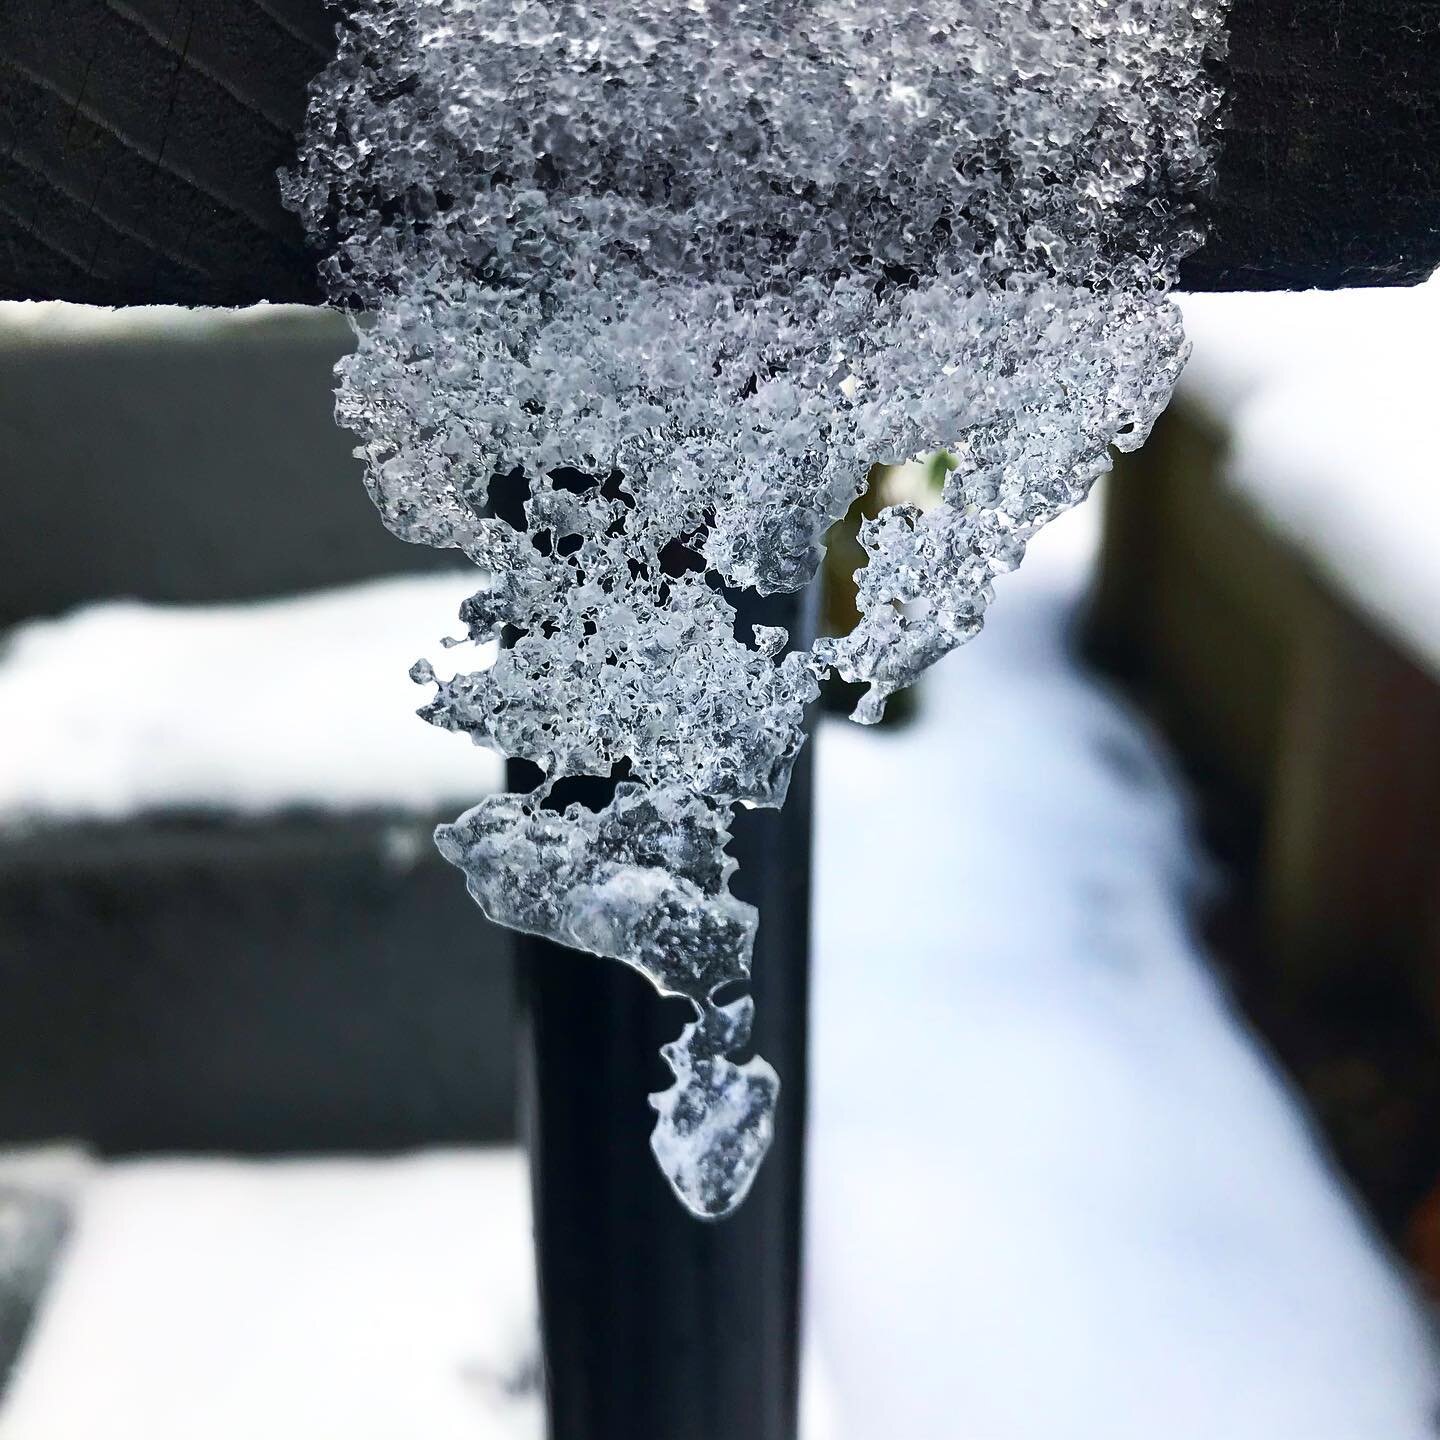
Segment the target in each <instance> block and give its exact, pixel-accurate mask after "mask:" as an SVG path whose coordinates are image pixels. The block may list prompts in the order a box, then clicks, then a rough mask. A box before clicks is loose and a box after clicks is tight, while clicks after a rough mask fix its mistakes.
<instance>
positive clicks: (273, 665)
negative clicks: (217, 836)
mask: <svg viewBox="0 0 1440 1440" xmlns="http://www.w3.org/2000/svg"><path fill="white" fill-rule="evenodd" d="M478 583H479V581H478V576H477V572H476V571H475V570H473V569H471V568H465V569H457V570H456V571H454V572H453V573H449V572H442V573H439V574H434V575H424V576H416V575H408V576H399V577H395V578H391V579H384V580H375V581H370V582H367V583H365V584H360V585H353V586H346V587H343V588H340V589H336V590H328V591H323V592H319V593H316V594H311V595H304V596H299V597H295V598H286V599H278V600H264V601H257V602H252V603H247V604H234V605H186V606H173V605H172V606H167V605H153V604H143V603H141V602H139V601H133V600H117V601H105V602H103V603H99V604H95V605H89V606H86V607H84V608H83V609H80V610H77V611H75V612H73V613H72V614H70V615H67V616H63V617H61V618H59V619H55V620H35V621H31V622H29V623H27V624H25V625H22V626H19V627H17V629H16V630H14V631H13V632H11V634H10V635H9V636H8V637H5V638H4V639H3V640H0V723H3V726H4V732H5V744H4V746H3V747H0V825H3V824H10V825H15V824H22V823H25V822H27V821H41V820H52V821H53V820H76V819H86V820H113V819H123V818H125V817H126V816H130V815H134V814H137V813H142V812H144V811H149V810H163V809H168V808H180V809H206V808H215V809H220V810H224V811H227V812H231V813H239V814H259V813H265V812H269V811H276V810H284V809H288V808H305V807H311V806H314V807H319V808H322V809H325V810H357V809H366V808H372V807H373V808H379V809H392V808H393V809H399V810H403V811H405V812H410V813H413V812H417V811H426V810H429V809H444V808H445V807H449V806H453V807H455V808H456V809H457V810H458V809H460V808H462V807H464V806H466V805H471V804H474V802H475V801H476V800H478V799H480V798H481V796H483V795H486V794H489V793H491V792H492V791H494V790H497V789H499V788H501V786H502V784H503V773H502V772H503V766H502V762H501V760H500V759H499V757H498V756H496V755H495V754H493V753H492V752H491V751H488V750H482V749H480V748H478V747H476V746H474V745H470V744H468V743H467V742H466V740H465V738H464V737H463V736H459V735H452V734H448V733H445V732H443V731H440V730H437V729H435V728H434V727H433V726H431V725H427V724H426V723H425V722H424V721H423V720H420V719H418V718H417V717H416V714H415V711H416V709H417V708H418V707H419V706H420V705H422V704H423V703H424V702H425V700H426V698H427V696H428V694H429V692H428V691H427V690H423V689H421V688H420V687H419V686H417V685H415V684H413V683H412V682H411V680H410V678H409V675H408V671H409V668H410V665H411V664H412V663H413V662H414V661H415V660H416V659H417V658H419V657H420V656H421V655H429V656H430V657H431V658H433V659H434V660H435V662H436V665H437V667H442V668H443V663H444V654H445V652H443V651H442V650H441V647H440V644H439V639H440V635H441V634H443V633H444V631H443V629H442V628H441V627H443V626H444V625H445V624H446V621H447V618H448V619H450V620H453V621H454V623H453V625H452V626H451V630H450V633H452V634H463V633H464V627H463V626H462V625H461V624H460V623H459V621H458V620H456V619H454V617H455V616H456V613H457V611H458V609H459V606H460V602H461V601H462V600H463V599H464V598H465V597H466V596H467V595H469V594H470V593H471V592H472V591H474V590H475V588H476V586H477V584H478ZM456 653H464V654H465V655H466V656H467V661H466V663H467V665H473V664H474V663H475V652H474V651H473V649H467V650H465V651H464V652H456ZM337 696H343V697H345V698H344V705H343V709H342V708H340V707H339V705H338V704H337Z"/></svg>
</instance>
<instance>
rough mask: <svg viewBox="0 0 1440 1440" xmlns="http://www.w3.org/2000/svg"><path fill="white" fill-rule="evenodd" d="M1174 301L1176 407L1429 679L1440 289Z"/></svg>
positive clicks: (1437, 617)
mask: <svg viewBox="0 0 1440 1440" xmlns="http://www.w3.org/2000/svg"><path fill="white" fill-rule="evenodd" d="M1181 303H1182V308H1183V310H1184V312H1185V327H1186V330H1187V332H1188V333H1189V335H1190V337H1191V339H1192V341H1193V342H1194V351H1193V354H1192V356H1191V360H1190V364H1189V366H1188V367H1187V369H1186V371H1185V373H1184V376H1183V378H1182V379H1181V382H1180V385H1179V387H1178V389H1177V391H1176V401H1175V403H1176V404H1177V405H1179V406H1182V407H1184V406H1187V405H1189V406H1194V407H1197V408H1198V409H1199V410H1200V411H1201V412H1202V413H1203V414H1204V415H1205V416H1206V417H1207V418H1209V419H1211V420H1213V421H1214V422H1215V423H1216V425H1217V428H1219V429H1220V430H1221V432H1222V434H1223V436H1224V440H1225V444H1226V446H1227V451H1228V453H1227V458H1226V461H1225V467H1224V477H1225V479H1226V481H1227V482H1228V483H1229V484H1230V485H1231V486H1232V487H1233V488H1234V489H1235V490H1236V491H1237V492H1238V493H1239V494H1240V495H1241V496H1242V497H1243V498H1244V499H1245V500H1246V501H1248V502H1249V503H1250V504H1251V505H1252V506H1253V508H1254V510H1255V511H1256V513H1257V514H1258V515H1259V516H1260V517H1261V519H1262V520H1263V521H1264V523H1265V524H1266V525H1267V526H1268V527H1269V528H1270V529H1271V530H1272V531H1273V532H1274V533H1276V534H1277V535H1278V536H1279V537H1280V538H1281V539H1283V540H1285V541H1287V542H1288V543H1290V544H1291V545H1293V546H1294V547H1295V548H1297V549H1298V550H1299V551H1300V552H1301V553H1302V554H1303V555H1304V557H1305V558H1306V559H1307V561H1309V563H1310V564H1311V565H1312V567H1313V568H1314V569H1315V571H1316V572H1317V573H1318V574H1319V575H1320V577H1321V578H1322V579H1324V580H1325V581H1326V582H1327V583H1328V584H1330V585H1332V586H1333V587H1335V589H1336V590H1338V591H1339V592H1340V593H1341V594H1342V595H1343V596H1344V597H1345V598H1346V599H1347V601H1348V602H1349V603H1350V604H1352V605H1354V606H1355V607H1356V608H1357V609H1358V610H1359V611H1361V612H1362V613H1363V614H1364V615H1365V616H1366V617H1367V618H1368V619H1369V620H1370V621H1371V622H1372V623H1373V624H1374V625H1375V626H1376V627H1377V628H1378V629H1379V630H1381V631H1382V632H1383V633H1384V634H1385V635H1386V636H1387V637H1388V638H1389V639H1390V640H1392V641H1393V642H1394V643H1395V644H1396V645H1397V646H1399V647H1400V648H1401V649H1403V650H1404V651H1406V652H1407V653H1408V654H1409V655H1411V656H1412V658H1414V659H1415V660H1416V661H1417V662H1418V663H1419V664H1421V665H1422V666H1424V667H1425V668H1426V669H1427V670H1428V671H1429V672H1430V673H1431V674H1432V675H1435V676H1440V565H1437V564H1436V561H1435V556H1436V554H1437V552H1440V444H1437V441H1440V429H1437V424H1436V418H1435V407H1436V404H1437V397H1440V350H1437V346H1436V340H1435V336H1436V333H1437V331H1440V280H1437V279H1431V280H1430V281H1429V282H1427V283H1426V284H1424V285H1422V286H1419V287H1417V288H1414V289H1408V290H1407V289H1394V290H1342V291H1315V290H1312V291H1302V292H1299V293H1271V294H1236V295H1188V296H1185V297H1183V298H1182V302H1181Z"/></svg>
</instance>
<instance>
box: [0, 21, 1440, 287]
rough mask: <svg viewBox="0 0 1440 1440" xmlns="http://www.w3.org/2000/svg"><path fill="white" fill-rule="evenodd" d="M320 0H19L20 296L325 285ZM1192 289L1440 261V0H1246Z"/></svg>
mask: <svg viewBox="0 0 1440 1440" xmlns="http://www.w3.org/2000/svg"><path fill="white" fill-rule="evenodd" d="M333 31H334V12H333V11H332V10H330V9H329V8H328V7H327V6H326V5H325V3H324V0H0V296H3V297H11V298H34V299H47V298H55V299H69V300H82V301H91V302H98V303H110V304H127V303H130V304H133V303H142V302H158V301H178V302H181V303H190V304H211V305H236V304H244V303H248V302H251V301H255V300H261V299H268V300H317V299H318V298H319V295H318V291H317V287H316V283H315V274H314V256H313V254H311V253H310V252H308V251H307V250H306V248H305V246H304V243H303V241H302V239H301V236H300V232H299V228H298V226H297V224H296V221H295V218H294V217H293V216H291V215H289V214H287V213H286V212H285V211H284V210H283V209H282V208H281V207H280V203H279V195H278V190H277V185H276V180H275V171H276V170H277V168H279V167H280V166H282V165H284V164H286V163H288V161H289V160H290V159H291V157H292V156H293V152H294V134H295V130H296V128H297V127H298V125H299V123H300V120H301V117H302V115H303V112H304V104H305V86H306V82H307V81H308V79H309V77H310V76H311V75H312V74H313V73H314V72H315V71H316V70H318V69H319V67H320V66H321V65H322V64H323V63H324V60H325V58H326V56H327V54H328V52H329V49H330V47H331V45H332V44H333ZM1224 72H1225V79H1226V87H1227V93H1228V100H1227V105H1226V114H1225V128H1224V131H1223V135H1222V147H1221V152H1220V157H1219V163H1218V183H1217V185H1216V189H1215V194H1214V196H1213V198H1212V201H1211V204H1210V219H1211V239H1210V242H1209V244H1208V245H1207V246H1206V247H1205V249H1204V250H1203V251H1201V252H1200V253H1199V254H1198V255H1196V256H1194V257H1192V258H1191V259H1190V260H1189V261H1187V262H1186V264H1185V266H1184V269H1183V275H1182V279H1183V283H1184V285H1185V287H1186V288H1188V289H1194V290H1235V289H1274V288H1300V287H1305V286H1322V287H1326V288H1333V287H1338V286H1345V285H1397V284H1411V283H1414V282H1415V281H1417V280H1419V279H1421V278H1423V277H1424V276H1425V275H1426V274H1428V273H1429V272H1430V271H1431V270H1433V269H1434V268H1436V266H1437V265H1440V4H1437V3H1436V0H1236V3H1235V6H1234V9H1233V11H1232V14H1231V19H1230V25H1229V56H1228V59H1227V61H1226V62H1225V65H1224Z"/></svg>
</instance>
